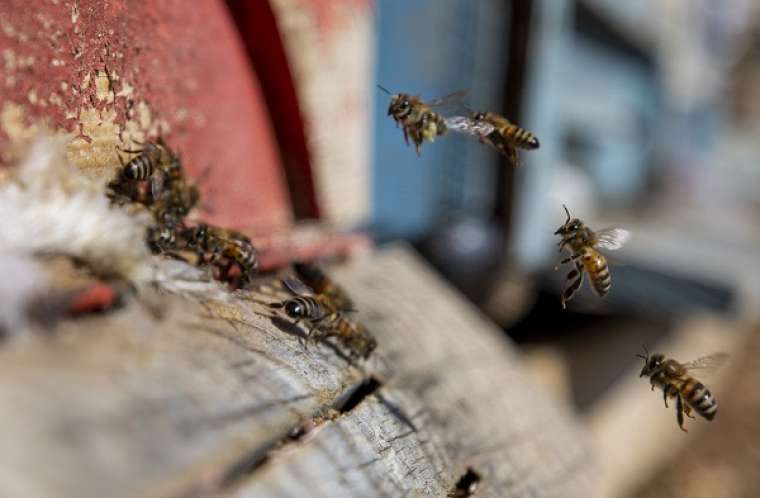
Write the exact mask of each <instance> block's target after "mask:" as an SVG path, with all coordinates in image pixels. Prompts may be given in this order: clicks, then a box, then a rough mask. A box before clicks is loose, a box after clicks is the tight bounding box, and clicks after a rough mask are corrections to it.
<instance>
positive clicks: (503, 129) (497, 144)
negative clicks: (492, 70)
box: [452, 111, 540, 166]
mask: <svg viewBox="0 0 760 498" xmlns="http://www.w3.org/2000/svg"><path fill="white" fill-rule="evenodd" d="M452 124H454V129H456V130H457V131H464V132H467V133H470V134H472V135H477V136H478V137H479V138H480V141H481V142H482V143H487V144H488V145H490V146H491V147H493V148H494V149H496V150H497V151H499V152H500V153H501V154H502V155H504V156H505V157H506V158H507V160H508V161H509V163H510V164H511V165H513V166H518V165H519V164H520V160H519V157H518V154H517V149H526V150H534V149H538V148H539V146H540V144H539V142H538V138H536V136H535V135H534V134H533V133H531V132H529V131H528V130H526V129H524V128H521V127H519V126H517V125H516V124H514V123H512V122H511V121H509V120H508V119H507V118H505V117H504V116H501V115H499V114H496V113H494V112H478V111H473V112H472V114H471V115H470V117H469V119H467V120H462V121H461V123H452ZM457 124H459V125H460V126H457Z"/></svg>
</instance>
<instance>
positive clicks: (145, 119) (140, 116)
mask: <svg viewBox="0 0 760 498" xmlns="http://www.w3.org/2000/svg"><path fill="white" fill-rule="evenodd" d="M137 121H138V122H139V123H140V126H141V127H142V128H143V129H144V130H147V129H148V128H150V124H151V122H152V121H153V119H152V118H151V113H150V107H149V106H148V103H147V102H145V101H142V100H141V101H140V102H138V104H137Z"/></svg>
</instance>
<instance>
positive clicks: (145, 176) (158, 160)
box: [119, 138, 176, 199]
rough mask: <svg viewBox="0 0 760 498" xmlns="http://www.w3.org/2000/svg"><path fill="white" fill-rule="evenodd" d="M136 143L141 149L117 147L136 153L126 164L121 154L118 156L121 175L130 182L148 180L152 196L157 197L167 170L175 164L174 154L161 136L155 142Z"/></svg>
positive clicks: (123, 150)
mask: <svg viewBox="0 0 760 498" xmlns="http://www.w3.org/2000/svg"><path fill="white" fill-rule="evenodd" d="M138 144H139V145H142V149H139V150H131V149H121V148H120V149H119V150H120V151H122V152H127V153H129V154H137V155H136V156H135V157H133V158H132V159H130V160H129V161H128V162H127V163H126V164H125V163H124V161H123V159H122V158H121V156H119V161H120V162H121V176H122V177H124V178H125V179H126V180H128V181H131V182H139V181H147V180H150V182H151V192H152V194H153V198H154V199H155V198H158V195H159V192H160V191H161V188H162V187H163V182H164V180H165V177H166V174H167V170H168V169H169V168H170V167H172V166H173V165H174V164H176V161H175V159H176V156H175V155H174V153H173V152H172V151H171V149H169V146H167V145H166V142H164V140H163V138H159V139H158V140H157V141H156V142H146V143H143V144H140V143H139V142H138Z"/></svg>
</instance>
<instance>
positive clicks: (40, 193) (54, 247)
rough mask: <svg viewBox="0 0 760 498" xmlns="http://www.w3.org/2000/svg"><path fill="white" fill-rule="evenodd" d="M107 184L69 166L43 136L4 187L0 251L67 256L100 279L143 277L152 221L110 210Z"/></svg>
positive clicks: (59, 147)
mask: <svg viewBox="0 0 760 498" xmlns="http://www.w3.org/2000/svg"><path fill="white" fill-rule="evenodd" d="M104 184H105V181H103V180H101V181H99V182H98V181H95V180H91V179H89V178H88V177H86V176H85V175H84V174H83V173H82V172H81V171H79V170H78V169H77V168H76V167H74V166H72V165H71V164H69V163H68V161H67V160H66V156H65V154H64V148H63V143H62V142H61V141H60V140H59V139H54V138H50V137H41V138H39V139H38V140H37V141H36V142H34V144H33V145H32V146H31V148H30V149H29V152H28V154H27V155H26V158H25V159H24V160H23V161H22V162H21V164H19V165H18V167H17V168H16V169H15V170H13V171H12V172H11V178H9V179H7V180H6V181H4V182H2V183H0V224H1V226H0V252H10V253H15V254H46V253H47V254H65V255H68V256H71V257H75V258H78V259H80V260H82V261H84V262H85V263H86V264H87V265H88V266H89V267H90V268H91V269H92V270H93V271H95V272H96V273H99V274H101V275H113V276H119V277H122V278H126V279H128V280H133V279H134V277H137V276H138V274H139V275H143V274H144V273H145V271H144V270H145V266H146V264H148V262H149V261H150V253H149V251H148V249H147V247H146V245H145V230H146V226H147V224H148V223H149V221H150V220H149V217H148V216H147V215H143V216H135V215H132V214H129V213H127V212H126V211H125V210H123V209H119V208H116V207H111V206H110V203H109V201H108V199H107V198H106V196H105V194H104Z"/></svg>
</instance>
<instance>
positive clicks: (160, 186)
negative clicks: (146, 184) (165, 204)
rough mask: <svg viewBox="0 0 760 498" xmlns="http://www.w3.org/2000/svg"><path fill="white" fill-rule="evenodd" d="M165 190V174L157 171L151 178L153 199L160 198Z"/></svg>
mask: <svg viewBox="0 0 760 498" xmlns="http://www.w3.org/2000/svg"><path fill="white" fill-rule="evenodd" d="M163 190H164V174H163V173H162V172H161V171H155V172H153V176H152V177H151V179H150V193H151V194H152V195H153V199H154V200H155V199H158V198H159V197H160V196H161V192H162V191H163Z"/></svg>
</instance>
